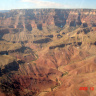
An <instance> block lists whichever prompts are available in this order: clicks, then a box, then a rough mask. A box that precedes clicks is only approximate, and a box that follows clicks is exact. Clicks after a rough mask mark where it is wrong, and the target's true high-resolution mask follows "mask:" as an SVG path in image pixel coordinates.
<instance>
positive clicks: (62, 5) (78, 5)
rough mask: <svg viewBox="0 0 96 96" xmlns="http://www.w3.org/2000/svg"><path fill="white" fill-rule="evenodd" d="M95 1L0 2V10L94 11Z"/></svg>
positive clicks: (41, 0)
mask: <svg viewBox="0 0 96 96" xmlns="http://www.w3.org/2000/svg"><path fill="white" fill-rule="evenodd" d="M95 5H96V1H95V0H81V1H78V0H2V1H0V6H1V7H0V10H12V9H42V8H43V9H46V8H48V9H49V8H51V9H52V8H54V9H96V6H95Z"/></svg>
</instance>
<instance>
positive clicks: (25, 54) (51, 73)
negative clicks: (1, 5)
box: [0, 9, 96, 96]
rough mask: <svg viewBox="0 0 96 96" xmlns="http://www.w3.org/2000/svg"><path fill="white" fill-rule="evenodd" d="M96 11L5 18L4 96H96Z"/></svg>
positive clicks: (0, 67) (33, 12)
mask: <svg viewBox="0 0 96 96" xmlns="http://www.w3.org/2000/svg"><path fill="white" fill-rule="evenodd" d="M95 77H96V10H89V9H28V10H27V9H25V10H10V11H8V12H6V13H0V96H95V95H96V92H95V91H90V90H89V89H88V90H87V91H83V90H79V88H80V87H83V86H84V87H88V88H90V87H94V88H96V84H95V81H96V79H95Z"/></svg>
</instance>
